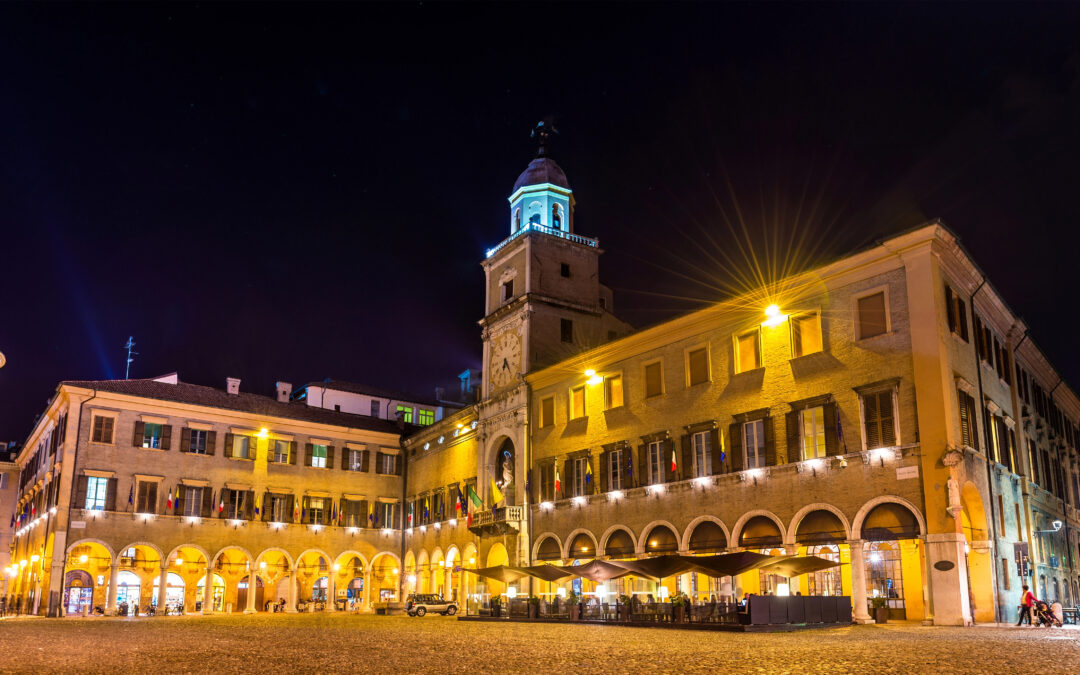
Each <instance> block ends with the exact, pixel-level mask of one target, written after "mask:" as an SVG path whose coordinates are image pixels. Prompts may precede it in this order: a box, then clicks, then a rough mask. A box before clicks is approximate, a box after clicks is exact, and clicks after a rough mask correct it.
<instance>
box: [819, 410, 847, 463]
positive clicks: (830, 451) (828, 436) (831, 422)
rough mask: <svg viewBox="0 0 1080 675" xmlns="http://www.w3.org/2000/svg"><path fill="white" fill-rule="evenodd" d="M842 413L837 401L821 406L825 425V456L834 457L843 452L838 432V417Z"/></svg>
mask: <svg viewBox="0 0 1080 675" xmlns="http://www.w3.org/2000/svg"><path fill="white" fill-rule="evenodd" d="M839 414H840V411H839V410H838V409H837V406H836V403H835V402H833V403H826V404H825V405H823V406H821V419H822V423H823V424H824V425H825V456H826V457H833V456H835V455H839V454H841V452H842V451H841V449H840V438H839V436H838V435H837V433H836V417H837V415H839Z"/></svg>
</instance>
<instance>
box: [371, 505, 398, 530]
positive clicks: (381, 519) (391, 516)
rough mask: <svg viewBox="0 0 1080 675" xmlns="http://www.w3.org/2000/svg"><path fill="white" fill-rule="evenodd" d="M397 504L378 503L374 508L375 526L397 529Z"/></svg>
mask: <svg viewBox="0 0 1080 675" xmlns="http://www.w3.org/2000/svg"><path fill="white" fill-rule="evenodd" d="M397 511H398V509H397V504H396V503H394V502H379V505H378V506H377V507H376V508H375V518H376V522H375V524H376V526H378V527H397V526H398V513H397Z"/></svg>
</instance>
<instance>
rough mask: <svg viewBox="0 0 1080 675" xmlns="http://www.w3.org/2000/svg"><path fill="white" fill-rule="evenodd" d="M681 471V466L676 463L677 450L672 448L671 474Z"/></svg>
mask: <svg viewBox="0 0 1080 675" xmlns="http://www.w3.org/2000/svg"><path fill="white" fill-rule="evenodd" d="M678 470H679V464H678V462H676V461H675V448H674V447H673V448H671V473H675V472H676V471H678Z"/></svg>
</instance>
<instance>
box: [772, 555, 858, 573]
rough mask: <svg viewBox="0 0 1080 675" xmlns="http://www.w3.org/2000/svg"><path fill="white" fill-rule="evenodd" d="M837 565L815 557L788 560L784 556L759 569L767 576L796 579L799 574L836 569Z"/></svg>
mask: <svg viewBox="0 0 1080 675" xmlns="http://www.w3.org/2000/svg"><path fill="white" fill-rule="evenodd" d="M839 565H840V563H838V562H833V561H832V560H826V559H825V558H819V557H818V556H816V555H811V556H806V557H804V558H789V557H787V556H784V557H783V558H778V559H776V560H774V561H772V562H767V563H765V564H764V565H762V566H761V567H760V568H759V569H761V570H762V571H764V572H766V573H767V574H779V575H780V576H782V577H797V576H799V575H800V574H809V573H810V572H817V571H819V570H826V569H829V568H830V567H837V566H839Z"/></svg>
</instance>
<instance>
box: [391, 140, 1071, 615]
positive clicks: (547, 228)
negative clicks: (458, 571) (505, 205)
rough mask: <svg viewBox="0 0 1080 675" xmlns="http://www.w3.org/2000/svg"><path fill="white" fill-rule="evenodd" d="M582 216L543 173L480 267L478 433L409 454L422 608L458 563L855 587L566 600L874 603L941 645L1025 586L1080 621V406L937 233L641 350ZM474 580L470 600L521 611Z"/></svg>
mask: <svg viewBox="0 0 1080 675" xmlns="http://www.w3.org/2000/svg"><path fill="white" fill-rule="evenodd" d="M573 206H574V198H573V195H572V191H571V190H570V187H569V182H568V181H567V180H566V177H565V174H564V173H563V171H562V170H561V169H560V168H559V167H558V165H557V164H555V162H554V161H553V160H552V159H550V158H549V157H547V156H545V153H544V150H543V148H542V149H541V154H540V156H539V157H537V158H536V159H535V160H533V162H532V163H531V164H530V165H529V167H528V168H527V169H526V171H525V172H524V173H522V175H521V176H520V177H519V178H518V181H517V183H516V184H515V186H514V189H513V193H512V195H511V197H510V213H509V216H510V218H509V220H510V228H509V229H510V236H509V237H508V238H507V239H506V240H505V241H503V242H501V243H500V244H498V245H497V246H495V247H494V248H492V249H490V250H489V251H488V253H487V257H486V259H485V260H484V261H483V263H482V266H483V269H484V272H485V275H486V278H487V285H486V288H487V297H486V312H487V313H486V316H485V317H484V318H483V319H482V320H481V322H480V325H481V327H482V329H483V341H484V363H485V372H484V378H483V389H482V396H481V401H480V402H479V403H478V404H477V405H475V406H473V407H471V408H469V409H467V410H465V411H462V412H461V413H458V415H459V416H460V418H461V419H465V418H466V417H469V418H470V420H471V419H472V418H473V417H475V420H476V422H477V425H478V426H477V429H476V432H475V433H474V434H470V435H469V438H468V439H467V447H466V445H465V444H463V443H462V442H460V441H457V440H456V434H457V433H458V432H459V430H460V429H459V428H457V427H456V424H459V423H460V420H457V421H455V419H454V418H449V419H447V420H445V421H443V422H441V423H438V424H436V425H434V426H432V427H429V428H427V429H424V430H423V431H421V432H419V433H418V434H415V435H412V436H411V437H409V438H406V439H405V441H404V447H405V449H406V452H407V454H408V456H409V459H408V462H409V470H408V480H407V485H406V501H405V503H406V508H407V509H410V513H414V514H418V515H417V519H416V520H410V521H409V522H408V523H406V530H405V541H406V546H405V548H406V553H405V570H406V577H405V581H404V583H405V585H406V587H407V589H409V588H415V589H416V590H419V591H424V592H431V591H437V590H439V588H441V587H440V586H439V585H438V584H437V583H436V582H435V581H432V579H433V578H434V577H436V576H439V575H440V574H441V573H440V572H438V571H437V570H438V569H439V568H438V567H437V563H439V562H442V564H443V565H445V560H444V553H443V552H444V551H446V550H447V547H448V546H453V547H454V548H455V550H463V549H464V547H469V550H470V555H469V556H467V557H466V559H465V560H464V561H463V563H462V564H463V565H464V566H465V567H466V568H468V567H469V566H470V564H471V565H473V566H478V567H482V566H490V565H497V564H503V563H506V564H511V565H524V564H534V563H537V562H545V561H546V562H550V563H553V564H556V565H574V564H579V563H582V562H587V561H589V560H591V559H594V558H601V559H619V558H622V559H632V558H641V557H645V556H650V555H654V554H662V553H681V554H714V553H720V552H730V551H739V550H753V551H759V552H764V553H771V554H784V553H786V554H794V555H818V556H823V557H828V558H832V559H834V560H836V561H837V562H840V563H843V564H842V565H841V566H840V567H838V568H836V569H834V570H826V571H824V572H819V573H816V574H811V575H807V576H805V577H801V578H799V579H796V580H792V581H791V583H790V584H789V583H788V580H787V579H784V578H781V577H775V576H767V575H764V574H762V573H759V572H757V571H754V572H749V573H746V574H743V575H740V576H738V577H735V578H720V579H715V578H707V577H704V576H703V575H699V574H685V575H682V576H680V577H676V578H673V579H665V580H663V583H662V584H656V583H654V582H651V581H646V580H643V579H635V578H633V577H627V578H625V579H622V580H616V581H613V582H610V583H609V584H607V585H606V586H604V587H602V588H597V587H596V585H594V584H592V583H590V582H588V581H578V582H574V583H575V584H583V585H582V586H581V587H580V588H575V590H577V591H578V592H585V593H590V592H602V593H619V594H622V593H643V594H644V593H652V594H654V595H655V594H662V593H665V592H666V593H667V594H674V593H675V592H676V591H683V592H686V593H688V594H690V595H691V596H693V597H696V598H697V597H702V598H705V599H708V598H709V597H710V596H717V597H722V596H729V597H741V596H742V594H743V593H746V592H751V593H756V592H765V591H772V592H790V593H792V594H794V593H795V592H800V593H802V594H804V595H806V594H814V595H838V594H845V595H851V596H852V598H853V607H854V614H855V617H856V619H857V620H860V621H868V620H870V612H869V609H870V605H871V603H872V602H877V603H883V604H884V605H885V606H887V607H888V608H889V613H890V616H891V617H892V618H906V619H912V620H922V621H925V622H928V623H934V624H943V625H967V624H971V623H973V622H990V621H995V620H999V621H1010V620H1015V619H1016V616H1015V606H1016V604H1017V601H1016V598H1017V596H1018V594H1019V592H1020V586H1021V584H1023V583H1029V585H1031V586H1032V587H1033V588H1034V589H1035V592H1036V594H1037V595H1039V597H1041V598H1047V599H1050V600H1052V601H1053V600H1059V601H1061V602H1063V603H1065V604H1071V603H1074V602H1076V601H1077V599H1078V598H1080V588H1078V581H1080V579H1078V569H1077V554H1078V552H1080V549H1078V537H1077V527H1078V525H1080V521H1078V513H1077V510H1076V504H1077V500H1078V497H1080V478H1078V474H1077V450H1076V448H1077V444H1078V442H1080V428H1078V423H1077V421H1078V420H1080V400H1078V399H1077V396H1076V394H1075V393H1074V392H1073V390H1072V389H1070V388H1069V387H1068V385H1066V384H1065V383H1063V382H1062V381H1061V378H1060V377H1059V376H1058V374H1057V373H1056V372H1055V371H1054V370H1053V368H1052V366H1051V365H1050V364H1049V363H1048V361H1047V360H1046V358H1045V356H1044V355H1043V354H1042V353H1041V352H1040V351H1039V349H1038V347H1037V346H1036V344H1035V342H1034V340H1033V338H1032V337H1031V336H1030V335H1029V334H1028V330H1027V327H1026V326H1025V325H1024V324H1023V322H1022V321H1021V320H1020V319H1019V318H1018V317H1017V316H1016V315H1015V314H1014V313H1013V312H1012V310H1011V309H1010V308H1009V307H1008V306H1007V305H1006V303H1005V302H1004V300H1003V299H1002V298H1001V297H1000V295H998V293H997V292H996V291H995V290H994V288H993V286H992V285H991V284H990V283H989V282H988V281H987V280H986V278H985V277H984V276H983V274H982V273H981V271H980V270H979V269H978V267H977V266H976V264H975V263H974V261H973V260H972V259H971V257H970V256H969V255H968V254H967V252H966V251H965V250H964V249H963V248H962V247H961V246H960V244H959V242H958V240H957V239H956V237H955V236H954V235H953V234H952V233H951V232H950V231H949V230H948V229H946V228H945V227H944V226H943V225H942V224H941V223H938V222H933V223H929V224H927V225H924V226H921V227H919V228H916V229H914V230H911V231H909V232H906V233H903V234H900V235H898V236H895V237H893V238H891V239H889V240H887V241H884V242H883V243H881V244H880V245H877V246H875V247H873V248H870V249H867V250H864V251H861V252H858V253H856V254H854V255H851V256H849V257H846V258H844V259H842V260H838V261H836V262H834V263H832V264H829V265H826V266H824V267H821V268H818V269H815V270H812V271H810V272H807V273H805V274H800V275H797V276H794V277H790V278H786V279H778V280H776V282H775V283H774V284H772V285H771V286H770V287H768V288H761V289H756V290H754V291H752V292H748V293H746V294H745V295H743V296H740V297H736V298H732V299H730V300H728V301H725V302H721V303H718V304H716V305H713V306H711V307H708V308H706V309H703V310H700V311H697V312H694V313H692V314H688V315H686V316H682V317H679V318H676V319H673V320H671V321H667V322H665V323H662V324H659V325H656V326H653V327H651V328H647V329H644V330H640V331H637V332H631V331H630V329H629V327H628V326H626V324H624V323H622V322H620V321H619V320H618V319H616V318H615V316H614V315H613V314H611V312H612V307H613V305H612V296H611V293H610V292H609V291H608V290H607V289H605V288H604V287H603V286H602V285H600V284H599V280H598V275H597V269H598V265H597V261H598V258H599V255H600V253H601V250H600V248H599V245H598V242H597V241H596V240H595V239H590V238H588V237H585V236H582V235H580V234H577V233H575V232H574V228H573V217H572V212H573ZM470 424H471V422H470ZM472 453H475V457H473V456H472ZM466 484H471V485H473V486H475V490H476V491H477V493H478V494H479V495H482V496H483V498H484V502H485V508H484V509H483V510H481V511H480V512H477V513H473V514H472V517H471V518H470V522H469V527H468V531H467V532H466V531H464V530H462V529H461V528H458V529H456V530H453V531H452V532H451V531H449V530H447V529H445V528H439V529H436V528H435V527H434V524H435V523H436V522H437V519H438V518H439V517H443V516H444V514H445V513H446V510H445V509H446V508H447V507H445V506H443V507H440V508H442V509H443V510H442V511H440V512H439V513H438V514H435V515H433V514H432V513H433V512H431V511H430V510H429V509H428V508H427V506H426V505H427V504H430V503H438V504H449V505H453V504H455V503H456V499H455V495H456V490H457V489H458V486H459V485H466ZM493 490H498V492H499V493H501V495H502V497H503V501H501V502H498V503H497V504H494V506H495V508H492V506H493V502H494V499H493V497H494V495H493V494H492V491H493ZM437 493H444V494H445V495H447V496H446V497H441V496H440V497H438V498H437V499H436V498H434V497H433V495H436V494H437ZM410 525H411V527H409V526H410ZM474 551H475V560H474V556H473V555H472V553H473V552H474ZM469 578H470V577H469V576H468V575H466V579H469ZM471 579H472V580H473V581H467V582H466V583H467V584H468V587H467V588H466V589H465V590H466V592H468V593H469V594H470V598H471V599H472V600H474V601H477V602H481V603H482V602H483V601H484V598H485V597H487V596H490V595H491V594H499V593H504V592H505V591H506V588H505V586H504V585H503V584H499V583H497V582H493V581H490V580H487V581H485V580H483V579H476V577H475V576H473V577H471ZM525 583H526V584H527V583H528V582H525ZM532 583H533V586H532V588H531V592H532V593H540V594H545V593H554V592H555V590H556V589H555V588H554V587H553V586H552V585H550V584H546V583H542V582H539V581H534V582H532ZM660 586H663V587H664V589H663V590H662V589H661V588H660ZM520 590H521V592H523V593H524V592H526V588H524V587H522V588H521V589H520Z"/></svg>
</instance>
